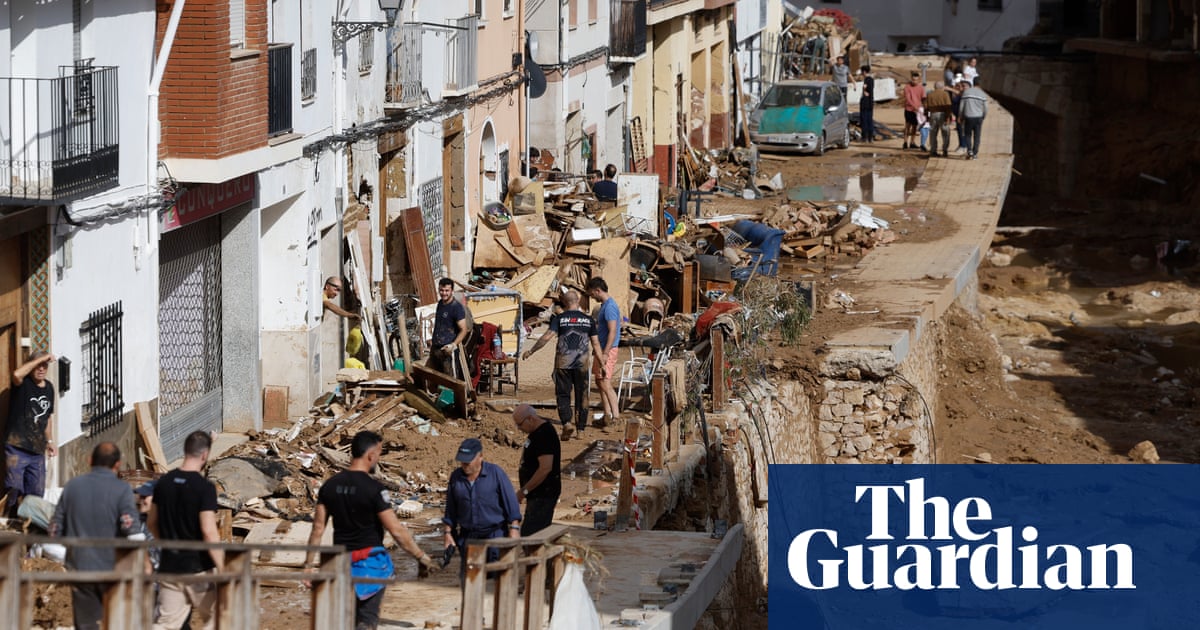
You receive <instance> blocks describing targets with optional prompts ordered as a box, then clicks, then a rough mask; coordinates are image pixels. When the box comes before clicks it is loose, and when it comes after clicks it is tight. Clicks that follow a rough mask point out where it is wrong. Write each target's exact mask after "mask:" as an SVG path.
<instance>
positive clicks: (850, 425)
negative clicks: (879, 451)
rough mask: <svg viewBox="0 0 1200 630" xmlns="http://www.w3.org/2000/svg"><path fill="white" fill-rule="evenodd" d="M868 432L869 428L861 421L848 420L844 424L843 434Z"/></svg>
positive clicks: (853, 434) (855, 434) (851, 434)
mask: <svg viewBox="0 0 1200 630" xmlns="http://www.w3.org/2000/svg"><path fill="white" fill-rule="evenodd" d="M866 434H867V428H866V426H864V425H863V424H862V423H861V422H847V423H846V424H843V425H842V435H846V436H850V437H855V436H859V435H866Z"/></svg>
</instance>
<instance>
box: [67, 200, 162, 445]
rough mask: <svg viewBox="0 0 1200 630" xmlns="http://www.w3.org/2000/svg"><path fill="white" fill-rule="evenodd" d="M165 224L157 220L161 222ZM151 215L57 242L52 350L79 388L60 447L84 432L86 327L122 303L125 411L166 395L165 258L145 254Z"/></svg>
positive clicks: (70, 394) (70, 401)
mask: <svg viewBox="0 0 1200 630" xmlns="http://www.w3.org/2000/svg"><path fill="white" fill-rule="evenodd" d="M153 220H154V221H157V220H158V218H157V216H155V217H153ZM146 223H147V217H146V215H144V214H141V215H128V216H126V217H124V218H123V219H122V220H119V221H115V222H107V223H101V224H96V226H94V227H91V228H85V229H80V230H73V231H71V232H70V236H69V238H68V239H67V241H66V243H65V244H64V242H63V240H62V238H61V237H60V238H55V250H56V251H55V254H54V256H55V258H52V265H51V278H52V282H51V284H50V308H51V312H52V316H51V318H50V338H51V340H52V341H51V343H52V346H53V347H52V348H50V351H51V352H53V353H54V354H56V355H58V356H65V357H69V358H70V359H71V362H72V367H71V389H70V391H67V392H65V393H63V394H61V397H60V398H59V401H58V434H57V437H58V442H59V444H65V443H66V442H69V441H70V440H72V439H74V438H76V437H79V436H80V435H81V434H82V430H81V428H80V422H81V419H82V416H81V412H82V404H83V398H82V394H83V392H84V391H85V389H86V387H87V385H86V383H85V380H84V374H83V372H82V370H83V367H84V360H83V353H82V349H81V340H80V337H79V326H80V324H82V323H83V322H84V321H85V320H86V319H87V318H88V316H89V315H90V314H91V313H92V312H93V311H96V310H99V309H101V308H103V307H105V306H108V305H110V304H114V303H116V302H118V301H120V302H121V307H122V310H123V311H124V313H125V314H124V317H123V319H122V328H123V338H122V352H121V378H122V385H123V388H122V396H123V397H124V399H125V411H129V410H132V409H133V404H134V403H135V402H140V401H146V400H151V399H153V398H156V397H157V396H158V260H157V258H156V257H153V256H148V255H146V254H145V252H144V249H143V250H141V253H140V254H139V253H138V251H139V250H138V249H137V246H138V244H139V243H141V244H143V245H144V242H145V233H146ZM59 252H61V255H62V256H67V255H68V252H69V259H70V265H69V266H65V267H64V268H63V271H62V276H61V278H60V277H59V276H58V274H57V270H56V266H57V265H56V264H54V263H55V262H56V261H58V260H65V259H61V258H58V256H59Z"/></svg>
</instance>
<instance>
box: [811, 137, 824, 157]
mask: <svg viewBox="0 0 1200 630" xmlns="http://www.w3.org/2000/svg"><path fill="white" fill-rule="evenodd" d="M813 155H825V134H821V137H820V138H817V148H815V149H813Z"/></svg>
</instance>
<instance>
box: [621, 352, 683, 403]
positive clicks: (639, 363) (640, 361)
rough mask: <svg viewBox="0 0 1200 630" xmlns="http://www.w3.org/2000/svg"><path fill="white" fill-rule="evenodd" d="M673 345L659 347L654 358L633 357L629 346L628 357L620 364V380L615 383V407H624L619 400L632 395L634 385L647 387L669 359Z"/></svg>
mask: <svg viewBox="0 0 1200 630" xmlns="http://www.w3.org/2000/svg"><path fill="white" fill-rule="evenodd" d="M672 348H673V346H666V347H664V348H660V349H659V350H658V352H657V353H656V354H655V355H654V359H653V360H651V359H648V358H646V357H635V356H632V355H633V349H632V348H630V350H629V354H630V359H629V360H628V361H626V362H625V363H623V364H622V365H621V380H620V382H619V383H618V384H617V408H618V409H624V408H625V406H624V405H622V404H621V400H622V399H623V398H625V397H628V396H631V395H633V388H634V386H642V387H649V386H650V380H651V379H653V378H654V375H655V374H656V373H657V372H658V371H659V370H660V369H662V368H663V366H665V365H666V364H667V362H668V361H670V360H671V350H672Z"/></svg>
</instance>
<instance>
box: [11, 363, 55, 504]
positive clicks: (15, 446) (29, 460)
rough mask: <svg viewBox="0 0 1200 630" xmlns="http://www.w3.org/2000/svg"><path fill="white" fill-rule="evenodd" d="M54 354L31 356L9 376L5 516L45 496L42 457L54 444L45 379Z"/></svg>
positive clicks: (51, 386) (50, 390) (50, 398)
mask: <svg viewBox="0 0 1200 630" xmlns="http://www.w3.org/2000/svg"><path fill="white" fill-rule="evenodd" d="M53 362H54V355H52V354H50V353H49V352H45V351H38V352H35V353H33V354H32V355H31V356H30V357H29V360H28V361H26V362H24V363H22V364H21V365H20V367H18V368H17V369H15V370H13V373H12V391H11V393H10V394H9V396H10V398H9V405H8V425H7V428H6V431H5V435H4V465H5V469H6V472H5V475H4V492H5V495H6V496H7V500H6V501H5V513H6V514H7V515H9V516H15V515H16V512H17V506H18V505H19V504H20V503H21V500H22V499H24V498H25V497H26V496H35V497H40V496H43V495H44V494H45V493H46V459H45V457H46V456H49V457H54V456H56V455H58V447H56V446H55V445H54V422H53V419H54V384H53V383H51V382H50V381H48V380H46V374H47V373H49V371H50V364H51V363H53Z"/></svg>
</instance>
